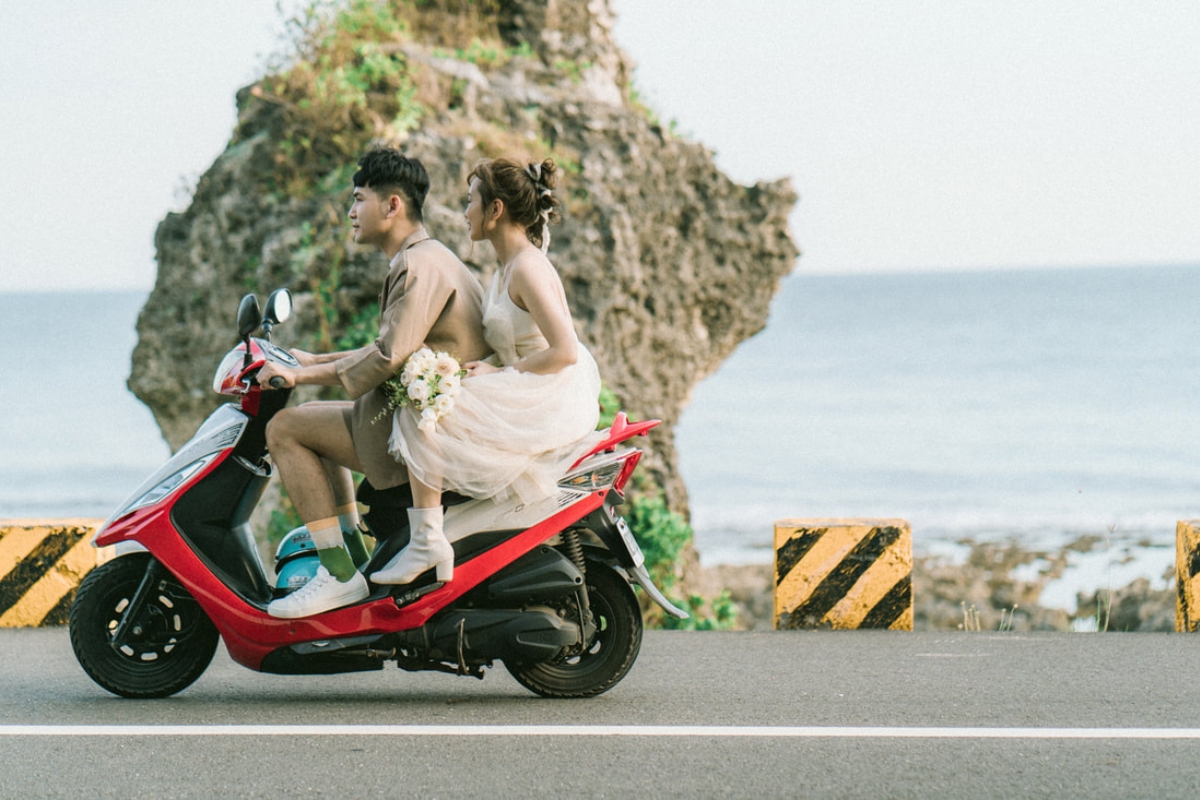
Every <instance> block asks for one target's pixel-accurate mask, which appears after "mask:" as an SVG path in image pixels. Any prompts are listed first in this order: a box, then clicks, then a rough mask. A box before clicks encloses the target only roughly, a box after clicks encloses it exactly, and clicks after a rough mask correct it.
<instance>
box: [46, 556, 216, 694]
mask: <svg viewBox="0 0 1200 800" xmlns="http://www.w3.org/2000/svg"><path fill="white" fill-rule="evenodd" d="M149 561H150V557H149V556H147V555H140V554H139V555H132V556H125V557H122V558H117V559H115V560H113V561H109V562H107V563H104V564H101V565H100V566H98V567H96V568H95V569H94V570H92V571H91V572H89V573H88V575H87V577H86V578H84V579H83V583H81V584H80V586H79V591H78V593H77V594H76V595H75V602H74V603H73V604H72V605H71V617H70V630H71V647H72V648H73V649H74V650H75V658H76V659H78V661H79V665H80V666H81V667H83V670H84V672H86V673H87V674H88V676H90V677H91V679H92V680H94V681H95V682H96V683H98V684H100V686H102V687H104V688H105V689H107V690H108V691H110V692H112V693H113V694H118V695H121V696H122V697H135V698H148V697H167V696H169V695H172V694H175V693H176V692H179V691H182V690H183V689H185V688H187V687H188V686H190V685H191V684H192V683H193V682H194V681H195V680H196V679H197V678H199V677H200V675H201V674H202V673H203V672H204V670H205V669H207V668H208V665H209V663H210V662H211V661H212V657H213V653H214V652H216V649H217V640H218V639H219V638H220V636H219V634H218V633H217V629H216V628H215V627H214V626H213V624H212V621H211V620H210V619H209V618H208V616H207V615H206V614H205V613H204V611H203V609H201V608H200V606H199V604H197V603H196V601H195V600H194V599H193V598H192V597H191V595H189V594H188V593H187V590H185V589H184V588H183V587H182V586H180V585H179V584H178V583H176V582H175V580H174V579H173V578H171V577H170V576H169V575H168V576H167V577H166V578H165V587H164V585H163V584H162V583H160V584H159V587H156V590H155V591H153V592H151V594H150V597H148V598H147V600H146V606H145V608H144V610H143V613H142V614H141V615H140V618H139V619H138V620H134V622H135V623H136V627H135V628H134V630H133V631H132V632H131V633H130V635H129V637H128V639H127V641H126V642H125V643H124V645H122V646H121V647H116V646H114V644H113V634H114V633H115V632H116V630H117V627H118V626H119V625H120V624H121V620H122V618H123V617H124V616H125V613H126V610H127V609H128V607H129V604H130V601H131V600H132V599H133V596H134V594H135V593H136V592H137V590H138V586H139V585H140V584H141V582H142V578H143V576H145V574H146V566H147V564H148V563H149Z"/></svg>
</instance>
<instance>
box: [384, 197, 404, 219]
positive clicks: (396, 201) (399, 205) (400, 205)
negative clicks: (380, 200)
mask: <svg viewBox="0 0 1200 800" xmlns="http://www.w3.org/2000/svg"><path fill="white" fill-rule="evenodd" d="M397 214H399V215H400V216H402V217H404V218H405V219H408V206H406V205H405V204H404V198H403V197H401V196H400V195H398V194H393V195H389V196H388V208H387V217H388V218H389V219H390V218H392V217H394V216H396V215H397Z"/></svg>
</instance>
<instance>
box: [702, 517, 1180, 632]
mask: <svg viewBox="0 0 1200 800" xmlns="http://www.w3.org/2000/svg"><path fill="white" fill-rule="evenodd" d="M1101 541H1102V540H1100V539H1099V538H1098V537H1081V538H1080V539H1078V540H1076V541H1074V542H1072V543H1070V544H1068V545H1066V546H1065V547H1063V548H1062V549H1061V550H1059V551H1057V552H1052V553H1047V552H1040V551H1029V550H1025V549H1022V548H1021V547H1020V546H1019V545H1017V544H1016V543H1013V542H1001V543H995V542H962V543H960V544H963V545H965V546H966V547H968V548H969V549H968V555H967V557H966V559H965V561H960V560H957V559H949V558H946V557H943V556H914V559H913V571H912V584H913V629H914V630H918V631H937V630H963V629H966V630H993V631H994V630H1012V631H1017V632H1026V631H1096V630H1099V631H1110V632H1112V631H1144V632H1145V631H1160V632H1161V631H1173V630H1175V587H1174V581H1173V579H1172V580H1168V581H1167V582H1166V583H1167V586H1166V588H1156V587H1155V586H1154V584H1153V583H1152V582H1151V581H1150V580H1149V579H1147V578H1145V577H1138V578H1136V579H1134V580H1132V581H1131V582H1129V583H1128V584H1126V585H1123V586H1119V587H1118V586H1103V587H1100V588H1097V589H1095V590H1092V591H1081V592H1078V593H1076V598H1075V599H1076V601H1077V602H1076V608H1077V609H1078V611H1076V612H1074V613H1072V612H1071V611H1068V610H1066V609H1063V608H1054V607H1048V606H1044V605H1041V604H1040V602H1039V601H1040V600H1041V596H1042V593H1043V590H1044V589H1045V588H1046V587H1047V585H1048V584H1049V583H1050V582H1052V581H1054V580H1057V579H1059V578H1061V577H1062V575H1063V572H1064V570H1065V569H1066V568H1067V565H1068V560H1069V558H1070V556H1071V555H1072V554H1079V553H1088V552H1090V551H1092V550H1093V549H1094V548H1096V547H1097V546H1099V544H1100V542H1101ZM1031 567H1034V568H1031ZM698 572H699V575H698V577H697V580H696V581H695V583H694V586H695V587H696V590H697V591H698V593H699V594H701V595H703V596H705V597H715V596H717V595H719V594H720V593H721V592H722V591H728V592H729V594H730V597H731V598H732V599H733V601H734V603H735V605H736V606H737V609H738V619H737V626H736V627H737V628H738V629H739V630H770V629H771V628H772V612H773V604H774V599H773V595H772V588H773V581H772V573H773V566H772V565H770V564H752V565H745V566H734V565H728V564H719V565H714V566H710V567H703V568H700V569H699V570H698ZM1163 577H1164V578H1166V577H1167V576H1163ZM1172 578H1173V576H1172Z"/></svg>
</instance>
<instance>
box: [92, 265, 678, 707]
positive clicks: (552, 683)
mask: <svg viewBox="0 0 1200 800" xmlns="http://www.w3.org/2000/svg"><path fill="white" fill-rule="evenodd" d="M290 313H291V295H290V294H289V293H288V292H287V290H282V289H281V290H277V291H276V292H274V293H272V294H271V296H270V297H269V298H268V299H267V302H266V306H265V309H264V310H263V311H261V312H260V310H259V305H258V301H257V299H256V298H255V297H254V296H253V295H247V296H246V297H245V298H243V299H242V302H241V305H240V306H239V309H238V317H237V324H238V335H239V337H240V339H241V343H240V344H239V345H238V346H237V347H236V348H235V349H234V350H232V351H230V352H229V354H227V355H226V356H225V358H224V360H222V362H221V365H220V367H219V368H218V370H217V373H216V377H215V379H214V382H213V388H214V389H215V390H216V391H218V392H220V393H221V394H228V395H234V396H237V397H239V398H240V402H239V403H237V404H233V403H230V404H226V405H224V406H221V407H220V408H218V409H217V410H216V411H214V412H213V413H212V414H211V415H210V416H209V417H208V419H207V420H205V421H204V423H203V424H202V425H201V426H200V429H199V430H197V431H196V434H195V436H193V437H192V439H191V441H189V442H188V443H187V444H185V445H184V446H183V447H181V448H180V449H179V451H178V452H176V453H175V454H174V455H173V456H172V457H171V459H170V460H168V461H167V463H166V464H164V465H163V466H162V468H160V469H159V470H158V471H157V472H155V473H154V474H153V475H152V476H151V477H150V478H148V479H147V480H146V481H145V482H144V483H143V484H142V485H141V486H140V487H138V489H137V490H136V491H134V493H133V494H132V495H131V497H130V498H129V500H127V501H126V502H125V503H124V504H123V505H122V506H121V507H120V508H119V509H118V510H117V512H116V513H115V514H113V516H112V517H111V518H109V520H108V521H107V522H105V523H104V525H103V526H102V527H101V528H100V530H99V531H98V532H97V534H96V537H95V540H94V545H95V546H97V547H110V546H111V547H113V548H114V549H115V551H116V556H117V557H115V558H113V559H111V560H109V561H106V562H105V563H103V564H101V565H100V566H98V567H96V569H94V570H92V571H91V572H90V573H89V574H88V575H87V577H86V578H85V579H84V581H83V583H82V584H81V585H80V587H79V591H78V593H77V594H76V597H75V601H74V604H73V605H72V607H71V615H70V636H71V645H72V647H73V648H74V651H75V656H76V658H77V659H78V660H79V663H80V665H81V666H82V667H83V669H84V670H85V671H86V672H87V674H88V675H89V676H91V678H92V679H93V680H94V681H96V683H98V684H99V685H100V686H102V687H104V688H105V689H107V690H108V691H110V692H113V693H114V694H118V695H122V696H125V697H139V698H145V697H166V696H168V695H172V694H174V693H176V692H179V691H181V690H182V689H184V688H186V687H187V686H189V685H191V683H192V682H193V681H195V680H196V679H197V678H199V677H200V675H201V674H202V673H203V672H204V670H205V669H206V668H207V667H208V664H209V663H210V662H211V660H212V657H213V654H214V652H215V650H216V646H217V641H218V638H220V639H223V640H224V642H225V646H226V649H227V650H228V651H229V655H230V656H231V657H232V658H233V660H234V661H236V662H238V663H239V664H242V665H243V666H246V667H249V668H250V669H253V670H257V671H260V672H270V673H277V674H289V675H299V674H331V673H340V672H358V671H365V670H378V669H382V668H383V666H384V664H385V663H386V662H388V661H395V662H396V664H397V665H398V666H399V667H400V668H401V669H405V670H409V671H416V670H440V671H444V672H449V673H453V674H457V675H471V676H474V677H477V678H482V677H483V670H484V668H485V667H490V666H492V665H493V662H494V661H496V660H500V661H501V662H503V664H504V667H505V668H506V669H507V670H508V671H509V672H510V673H511V674H512V675H513V677H514V678H516V679H517V681H518V682H519V683H521V684H522V685H523V686H525V687H526V688H528V689H530V690H531V691H533V692H535V693H536V694H539V695H542V696H545V697H590V696H593V695H597V694H600V693H601V692H604V691H607V690H608V689H610V688H612V687H613V686H614V685H616V684H617V682H619V681H620V680H621V679H622V678H623V677H624V676H625V674H626V673H627V672H628V671H629V669H630V667H632V666H633V662H634V660H635V659H636V658H637V654H638V650H639V649H640V647H641V641H642V618H641V614H640V610H639V607H638V602H637V598H636V597H635V595H634V593H633V591H632V589H631V586H630V584H631V583H636V584H638V585H639V586H641V587H642V588H643V590H645V592H646V593H647V594H648V596H650V597H651V598H652V599H653V600H654V601H655V602H657V603H658V604H659V605H660V606H662V607H663V609H665V610H666V611H667V612H668V613H669V614H672V615H674V616H677V617H681V618H682V617H686V616H687V615H686V613H685V612H683V611H681V610H680V609H678V608H676V607H675V606H673V605H672V604H671V603H670V602H668V601H667V600H666V598H664V597H663V596H662V593H661V592H659V590H658V589H657V588H656V587H655V586H654V584H653V583H652V582H651V580H650V576H649V574H648V573H647V572H646V569H645V567H644V565H643V556H642V552H641V550H640V548H639V547H638V545H637V543H636V541H634V538H633V536H632V534H631V532H630V530H629V527H628V525H627V524H626V523H625V520H624V519H623V518H621V517H620V516H619V515H618V514H617V513H616V507H617V506H619V505H620V504H621V503H622V502H623V490H624V487H625V485H626V483H627V482H628V481H629V478H630V476H631V475H632V474H633V471H634V469H635V468H636V466H637V463H638V460H639V459H640V458H641V451H640V450H638V449H636V448H634V447H629V446H623V445H624V443H625V442H626V441H627V440H629V439H631V438H632V437H634V436H638V435H644V434H645V433H646V431H648V430H649V429H651V428H653V427H654V426H655V425H657V424H658V421H657V420H649V421H645V422H638V423H630V422H629V421H628V420H627V419H626V417H625V415H624V414H618V415H617V418H616V419H615V421H614V422H613V424H612V427H611V428H610V429H609V430H608V431H607V432H606V433H607V435H606V437H605V439H604V440H603V441H602V442H601V443H600V444H599V445H597V446H596V447H595V449H593V450H592V451H591V452H590V453H589V454H587V455H586V456H584V457H583V458H582V459H580V460H579V461H578V462H577V463H576V464H575V465H574V466H573V467H572V468H571V469H570V470H569V471H568V472H567V474H566V475H564V476H563V477H562V479H561V481H560V482H559V485H558V489H559V491H558V495H557V496H555V497H551V498H549V499H548V500H546V501H545V502H543V503H540V504H537V505H536V506H529V507H526V506H521V505H519V504H518V503H516V502H515V501H514V502H511V503H495V502H493V501H491V500H472V499H469V498H462V497H454V496H452V495H447V497H446V498H445V502H446V504H447V508H446V515H445V528H446V534H447V538H449V539H450V540H451V542H452V544H453V545H454V552H455V559H454V579H453V580H452V581H450V582H448V583H441V582H438V581H436V580H435V577H436V576H435V574H434V571H433V570H430V571H429V572H427V573H425V574H424V575H422V576H420V577H419V578H417V580H416V581H414V582H413V583H411V584H407V585H404V586H375V585H372V587H371V594H370V596H369V597H368V598H367V599H365V600H363V601H362V602H360V603H357V604H355V605H352V606H347V607H345V608H339V609H335V610H333V611H328V612H325V613H323V614H318V615H316V616H313V617H306V618H302V619H290V620H289V619H276V618H274V617H271V616H269V615H268V614H267V611H266V608H267V604H268V603H269V602H270V601H271V600H272V599H273V598H275V597H278V596H282V595H283V594H286V593H287V592H288V591H294V590H295V588H298V586H297V582H296V581H295V574H296V570H295V569H294V567H295V564H294V560H295V558H296V556H297V549H298V548H297V547H292V548H290V552H289V553H288V559H289V562H293V563H290V564H289V568H288V574H289V575H290V576H291V577H289V579H287V580H283V579H279V580H277V581H276V582H274V583H273V582H272V580H271V579H270V578H268V576H267V573H266V570H265V568H264V565H263V562H262V559H261V557H260V556H259V552H258V547H257V546H256V544H255V538H254V535H253V533H252V531H251V528H250V524H249V520H250V514H251V512H252V511H253V510H254V507H255V505H256V504H257V503H258V501H259V499H260V498H261V496H262V493H263V490H264V489H265V487H266V485H267V482H268V480H269V479H270V477H271V474H272V467H271V464H270V462H269V461H268V460H267V446H266V427H267V423H268V422H269V421H270V420H271V418H272V417H273V416H274V415H275V414H276V413H278V412H279V411H280V410H281V409H282V408H283V407H284V406H285V405H286V404H287V402H288V399H289V396H290V395H291V390H290V389H276V390H266V391H264V390H262V389H261V388H260V387H259V386H258V385H257V384H256V383H255V381H254V376H255V375H256V374H257V372H258V370H259V369H260V368H261V367H262V366H263V365H264V364H265V363H266V362H267V361H275V362H278V363H281V364H285V365H288V366H293V367H294V366H297V362H296V360H295V358H293V357H292V355H291V354H290V353H288V352H287V351H285V350H283V349H281V348H279V347H277V346H276V345H274V344H272V343H271V341H270V334H271V329H272V328H273V327H274V326H275V325H276V324H278V323H280V322H283V321H284V320H286V319H287V318H288V317H289V316H290ZM260 329H261V332H262V335H261V336H260V337H252V334H254V333H255V332H257V331H259V330H260ZM359 500H360V501H361V502H362V503H363V504H364V505H366V506H368V507H369V508H368V511H367V513H365V514H364V516H363V523H364V528H365V530H366V532H367V533H369V534H371V535H372V536H374V537H375V538H376V540H377V545H376V547H375V550H374V552H373V554H372V556H371V558H370V561H369V562H368V563H367V564H365V565H363V567H362V571H363V572H364V574H367V575H370V574H371V573H373V572H374V571H376V570H378V569H380V568H382V567H383V565H385V564H387V563H388V561H390V560H391V559H392V557H393V556H394V555H395V554H396V553H398V552H399V551H400V549H401V548H403V547H404V546H405V544H407V541H408V530H407V526H408V523H407V516H406V514H405V510H406V509H407V508H408V506H409V505H410V503H411V496H410V495H409V494H408V492H407V489H406V487H401V488H400V489H393V490H387V491H379V490H376V489H374V488H373V487H371V486H370V484H369V483H367V482H366V481H364V482H363V484H362V485H361V486H360V488H359ZM293 538H294V537H293ZM303 549H304V548H302V547H301V548H299V550H303ZM282 550H283V548H281V553H282ZM300 555H301V556H303V557H306V558H309V559H312V561H310V562H309V563H310V565H311V566H312V567H313V568H315V564H316V555H315V553H314V552H312V551H311V550H310V551H308V552H301V553H300ZM279 566H281V565H279V564H278V563H277V568H278V567H279ZM279 572H280V576H282V574H283V571H282V570H279Z"/></svg>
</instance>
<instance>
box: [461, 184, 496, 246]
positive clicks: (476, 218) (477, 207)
mask: <svg viewBox="0 0 1200 800" xmlns="http://www.w3.org/2000/svg"><path fill="white" fill-rule="evenodd" d="M465 214H466V217H467V225H468V226H470V228H471V241H472V242H478V241H481V240H483V239H485V238H487V232H488V230H489V228H490V227H492V226H489V225H488V222H487V219H486V217H487V213H486V209H485V208H484V204H483V196H482V194H481V193H480V190H479V178H472V179H471V188H470V190H469V191H468V193H467V210H466V212H465Z"/></svg>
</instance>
